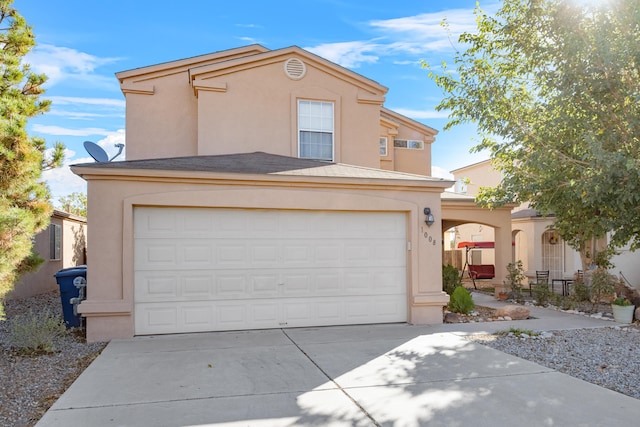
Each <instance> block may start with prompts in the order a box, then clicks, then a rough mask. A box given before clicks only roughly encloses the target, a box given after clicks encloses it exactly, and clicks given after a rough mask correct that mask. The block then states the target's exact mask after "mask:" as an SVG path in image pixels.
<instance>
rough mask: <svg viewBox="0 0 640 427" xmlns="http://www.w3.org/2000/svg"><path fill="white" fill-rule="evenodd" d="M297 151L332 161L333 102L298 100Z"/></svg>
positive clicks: (313, 157) (306, 156)
mask: <svg viewBox="0 0 640 427" xmlns="http://www.w3.org/2000/svg"><path fill="white" fill-rule="evenodd" d="M298 153H299V157H301V158H305V159H318V160H328V161H333V103H332V102H320V101H302V100H299V101H298Z"/></svg>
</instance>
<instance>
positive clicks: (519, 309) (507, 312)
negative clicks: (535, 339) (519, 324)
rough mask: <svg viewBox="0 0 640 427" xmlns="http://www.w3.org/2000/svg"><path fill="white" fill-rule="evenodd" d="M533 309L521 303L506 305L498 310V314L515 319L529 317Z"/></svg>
mask: <svg viewBox="0 0 640 427" xmlns="http://www.w3.org/2000/svg"><path fill="white" fill-rule="evenodd" d="M530 314H531V310H529V309H528V308H527V307H524V306H521V305H505V306H504V307H501V308H499V309H498V310H497V311H496V316H499V317H510V318H511V319H513V320H524V319H528V318H529V315H530Z"/></svg>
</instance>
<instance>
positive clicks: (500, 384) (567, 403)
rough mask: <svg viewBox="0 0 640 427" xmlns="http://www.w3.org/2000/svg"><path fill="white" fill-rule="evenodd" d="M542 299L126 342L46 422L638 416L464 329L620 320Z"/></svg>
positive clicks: (528, 420) (629, 403) (633, 402)
mask: <svg viewBox="0 0 640 427" xmlns="http://www.w3.org/2000/svg"><path fill="white" fill-rule="evenodd" d="M474 299H476V301H477V303H478V304H480V305H492V306H497V305H500V304H503V303H500V302H497V301H495V300H493V298H491V297H488V296H483V295H481V294H474ZM532 311H533V313H532V316H534V317H536V319H530V320H524V321H509V322H506V321H505V322H491V323H472V324H448V325H437V326H411V325H406V324H391V325H366V326H342V327H324V328H300V329H284V330H263V331H244V332H221V333H203V334H185V335H172V336H153V337H139V338H134V339H131V340H119V341H112V342H111V343H110V344H109V345H108V346H107V348H106V349H105V350H104V352H103V353H102V354H101V355H100V356H99V357H98V358H97V359H96V360H95V361H94V362H93V363H92V364H91V366H89V368H87V369H86V370H85V372H84V373H83V374H82V375H81V376H80V377H79V378H78V379H77V380H76V382H75V383H74V384H73V385H72V386H71V387H70V388H69V389H68V390H67V392H66V393H65V394H64V395H63V396H62V397H61V398H60V399H59V400H58V401H57V402H56V403H55V404H54V405H53V406H52V407H51V409H50V410H49V411H48V412H47V413H46V414H45V416H44V417H43V418H42V419H41V420H40V422H39V423H38V424H37V426H38V427H58V426H70V425H74V426H98V427H99V426H201V427H202V426H422V425H429V426H466V425H473V426H492V427H493V426H505V425H522V426H525V425H526V426H613V425H637V423H638V420H639V419H640V400H637V399H633V398H631V397H628V396H625V395H622V394H619V393H616V392H613V391H610V390H607V389H604V388H602V387H598V386H596V385H592V384H590V383H587V382H584V381H581V380H578V379H575V378H573V377H570V376H568V375H565V374H561V373H559V372H556V371H553V370H551V369H549V368H545V367H542V366H540V365H537V364H535V363H531V362H528V361H525V360H522V359H519V358H517V357H514V356H510V355H507V354H505V353H502V352H499V351H497V350H493V349H491V348H488V347H484V346H482V345H479V344H477V343H473V342H469V341H467V340H465V339H464V335H466V334H468V333H472V332H478V331H487V332H494V331H497V330H506V329H509V328H510V327H522V328H526V329H533V330H553V329H571V328H589V327H603V326H611V325H613V324H614V323H613V322H611V321H604V320H597V319H592V318H588V317H584V316H579V315H571V314H566V313H561V312H556V311H552V310H546V309H540V308H533V310H532Z"/></svg>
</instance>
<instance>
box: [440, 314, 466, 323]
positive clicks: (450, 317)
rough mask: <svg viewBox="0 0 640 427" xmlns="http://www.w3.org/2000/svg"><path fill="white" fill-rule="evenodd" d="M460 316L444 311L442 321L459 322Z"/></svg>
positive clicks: (460, 320)
mask: <svg viewBox="0 0 640 427" xmlns="http://www.w3.org/2000/svg"><path fill="white" fill-rule="evenodd" d="M460 322H462V318H461V317H460V315H459V314H457V313H445V315H444V323H460Z"/></svg>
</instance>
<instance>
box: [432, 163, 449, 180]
mask: <svg viewBox="0 0 640 427" xmlns="http://www.w3.org/2000/svg"><path fill="white" fill-rule="evenodd" d="M431 176H433V177H436V178H444V179H450V180H452V181H453V174H452V173H451V172H449V171H448V170H446V169H445V168H443V167H440V166H431Z"/></svg>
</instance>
